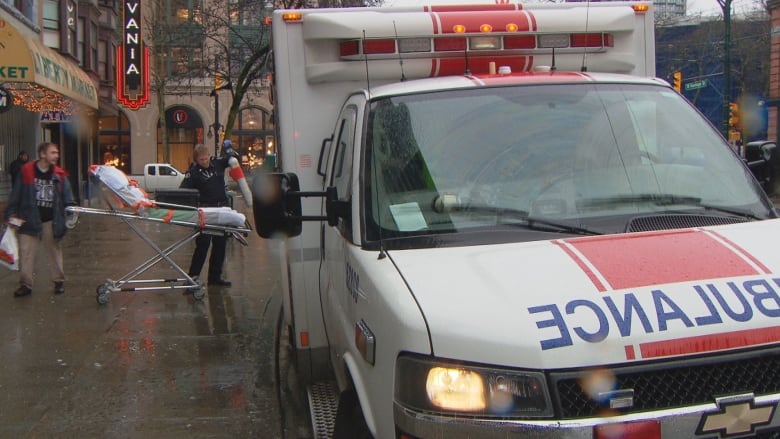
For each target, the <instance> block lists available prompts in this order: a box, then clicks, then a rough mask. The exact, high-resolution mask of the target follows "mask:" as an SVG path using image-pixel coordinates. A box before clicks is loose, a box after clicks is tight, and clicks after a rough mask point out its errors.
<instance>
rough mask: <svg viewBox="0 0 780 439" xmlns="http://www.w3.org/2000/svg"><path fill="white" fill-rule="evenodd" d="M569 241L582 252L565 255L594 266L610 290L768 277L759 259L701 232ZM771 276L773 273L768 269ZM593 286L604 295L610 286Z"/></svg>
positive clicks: (568, 241) (579, 263) (629, 235)
mask: <svg viewBox="0 0 780 439" xmlns="http://www.w3.org/2000/svg"><path fill="white" fill-rule="evenodd" d="M565 242H566V244H567V245H570V246H572V247H573V248H574V249H576V250H577V253H574V252H569V251H567V252H566V253H567V254H568V255H569V256H570V257H572V259H574V261H575V262H576V263H577V265H579V266H580V267H582V266H583V265H585V266H589V267H594V268H595V273H594V274H595V275H597V276H599V277H601V278H603V279H605V280H606V283H607V284H608V287H611V288H612V289H617V290H619V289H626V288H635V287H642V286H648V285H661V284H667V283H675V282H687V281H694V280H704V279H717V278H728V277H738V276H749V275H756V274H763V273H761V272H760V270H759V269H758V268H757V266H756V265H755V264H753V263H750V262H749V261H750V260H755V259H754V258H752V256H750V255H748V254H747V253H745V252H744V251H743V250H741V249H739V248H737V247H730V246H727V245H725V244H724V243H723V242H722V241H720V240H718V239H715V238H714V237H713V236H710V235H709V234H707V233H705V232H704V231H701V230H684V231H676V232H659V233H641V234H625V235H617V236H605V237H599V238H586V239H582V238H580V239H571V240H565ZM581 258H582V260H580V259H581ZM756 262H757V261H756ZM760 267H763V265H760ZM766 272H768V270H764V273H766ZM586 273H587V272H586ZM588 275H589V277H591V279H593V276H591V275H590V274H588ZM594 285H595V286H596V287H597V288H598V289H599V291H602V292H603V291H607V289H605V287H607V285H603V284H601V283H596V282H594Z"/></svg>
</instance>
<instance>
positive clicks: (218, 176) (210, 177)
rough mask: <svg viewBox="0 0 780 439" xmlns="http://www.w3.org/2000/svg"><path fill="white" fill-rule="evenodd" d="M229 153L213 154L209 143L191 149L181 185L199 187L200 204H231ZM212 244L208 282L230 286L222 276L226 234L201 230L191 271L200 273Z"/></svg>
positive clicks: (196, 274) (183, 186) (196, 273)
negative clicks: (227, 182) (227, 170)
mask: <svg viewBox="0 0 780 439" xmlns="http://www.w3.org/2000/svg"><path fill="white" fill-rule="evenodd" d="M223 150H224V148H223ZM230 157H231V156H228V155H223V156H222V157H214V158H212V157H211V154H210V153H209V148H208V147H207V146H206V145H203V144H198V145H195V149H194V150H193V152H192V158H193V160H194V163H193V164H192V165H191V166H190V168H189V169H188V170H187V173H186V174H185V175H184V180H182V182H181V184H180V185H179V187H180V188H188V189H197V190H198V193H199V194H200V202H199V206H200V207H223V206H230V201H229V199H228V195H227V189H226V186H225V170H226V169H228V168H229V167H230V165H229V159H230ZM234 159H235V158H234ZM209 246H211V256H210V257H209V272H208V273H209V274H208V285H218V286H224V287H229V286H230V285H231V282H230V281H229V280H227V279H224V278H223V277H222V268H223V265H224V264H225V251H226V248H227V237H226V236H225V235H223V234H220V235H211V234H208V233H201V234H200V235H198V237H197V238H195V252H194V253H193V254H192V261H191V262H190V269H189V273H188V274H189V275H190V277H199V276H200V272H201V270H202V269H203V264H204V263H205V262H206V255H207V254H208V251H209Z"/></svg>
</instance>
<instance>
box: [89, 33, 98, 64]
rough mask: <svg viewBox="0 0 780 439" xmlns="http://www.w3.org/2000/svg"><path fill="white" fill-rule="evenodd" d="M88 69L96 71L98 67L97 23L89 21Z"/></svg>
mask: <svg viewBox="0 0 780 439" xmlns="http://www.w3.org/2000/svg"><path fill="white" fill-rule="evenodd" d="M89 48H90V51H91V53H90V57H89V70H92V71H93V72H96V71H97V69H98V27H97V23H94V22H90V26H89Z"/></svg>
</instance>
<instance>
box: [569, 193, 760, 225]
mask: <svg viewBox="0 0 780 439" xmlns="http://www.w3.org/2000/svg"><path fill="white" fill-rule="evenodd" d="M581 203H582V204H583V205H585V206H587V207H606V206H615V205H620V204H631V203H653V204H655V205H657V206H674V205H682V206H694V207H700V208H702V209H706V210H713V211H716V212H723V213H727V214H730V215H735V216H740V217H743V218H750V219H755V220H761V219H763V218H761V217H759V216H756V214H754V213H753V212H750V211H747V210H742V209H734V208H730V207H726V206H715V205H712V204H707V203H702V202H701V198H699V197H689V196H685V195H674V194H632V195H616V196H614V197H604V198H587V199H584V200H582V201H581Z"/></svg>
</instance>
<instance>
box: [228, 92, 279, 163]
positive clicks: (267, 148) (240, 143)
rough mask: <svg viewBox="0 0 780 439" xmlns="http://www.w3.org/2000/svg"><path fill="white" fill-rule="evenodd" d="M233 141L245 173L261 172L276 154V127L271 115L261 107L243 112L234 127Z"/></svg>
mask: <svg viewBox="0 0 780 439" xmlns="http://www.w3.org/2000/svg"><path fill="white" fill-rule="evenodd" d="M231 137H232V140H233V143H234V147H236V148H237V149H236V150H237V151H238V153H239V154H240V156H241V166H242V167H243V168H244V170H245V171H249V172H252V171H256V170H259V169H260V168H261V167H262V166H263V164H264V163H265V161H266V159H267V157H268V155H269V154H273V153H274V147H275V145H274V126H273V120H272V118H271V113H270V112H269V111H267V110H266V109H264V108H261V107H246V108H244V109H242V110H241V112H240V113H239V115H238V119H237V120H236V125H235V126H234V127H233V131H232V135H231Z"/></svg>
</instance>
